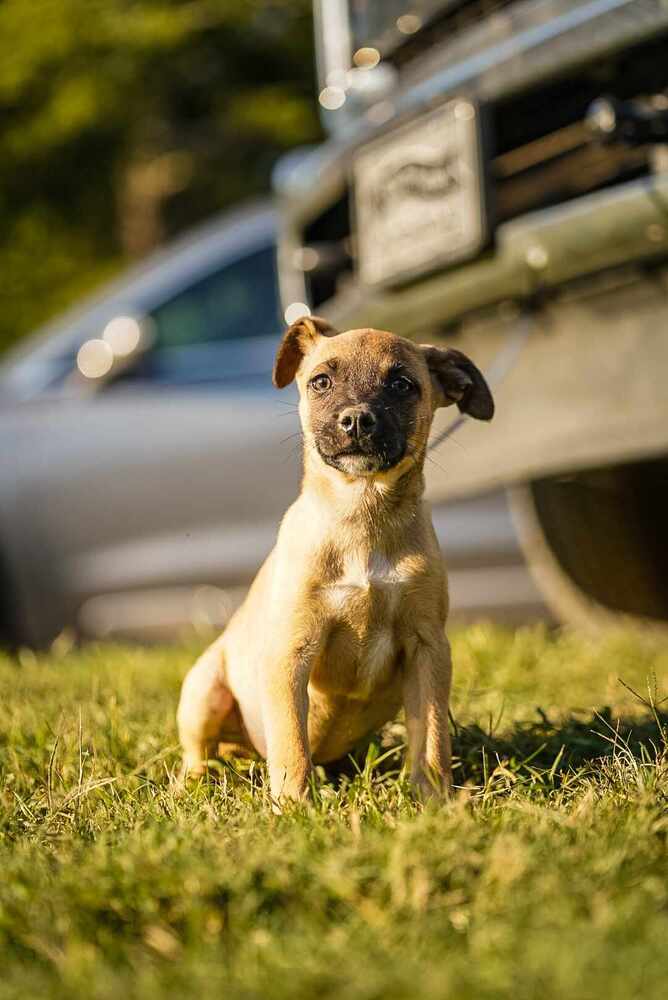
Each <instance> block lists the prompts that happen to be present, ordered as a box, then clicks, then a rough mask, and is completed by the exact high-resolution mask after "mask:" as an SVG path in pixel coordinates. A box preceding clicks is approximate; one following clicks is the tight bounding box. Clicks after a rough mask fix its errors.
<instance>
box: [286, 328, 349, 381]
mask: <svg viewBox="0 0 668 1000" xmlns="http://www.w3.org/2000/svg"><path fill="white" fill-rule="evenodd" d="M338 332H339V331H338V330H335V329H334V327H333V326H330V325H329V323H328V322H327V320H326V319H322V317H321V316H302V317H301V319H298V320H296V321H295V322H294V323H293V324H292V326H290V327H288V329H287V330H286V331H285V333H284V334H283V340H282V341H281V343H280V345H279V348H278V351H277V353H276V360H275V361H274V371H273V375H272V378H273V382H274V385H275V386H276V388H277V389H283V388H285V386H286V385H289V384H290V382H292V380H293V378H294V377H295V375H296V374H297V369H298V368H299V366H300V364H301V362H302V358H303V357H304V355H305V354H308V352H309V351H310V350H311V348H312V347H313V345H314V344H315V342H316V340H317V339H318V338H319V337H335V336H336V334H337V333H338Z"/></svg>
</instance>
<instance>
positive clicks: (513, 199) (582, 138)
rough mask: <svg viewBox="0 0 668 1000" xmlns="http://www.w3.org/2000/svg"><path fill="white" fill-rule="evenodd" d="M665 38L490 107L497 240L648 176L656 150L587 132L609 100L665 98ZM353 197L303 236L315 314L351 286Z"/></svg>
mask: <svg viewBox="0 0 668 1000" xmlns="http://www.w3.org/2000/svg"><path fill="white" fill-rule="evenodd" d="M666 44H667V43H666V38H665V37H660V38H657V39H654V40H652V41H651V42H649V43H644V44H642V45H638V46H634V47H632V48H629V49H626V50H625V51H624V52H621V53H617V54H615V55H613V56H610V57H609V58H608V59H606V60H605V61H602V60H598V61H597V62H596V63H595V64H592V65H590V66H583V67H582V68H581V69H580V70H579V71H578V72H577V73H576V74H569V75H568V76H566V75H564V76H563V77H561V78H557V79H552V80H551V81H549V82H547V83H545V84H544V85H543V86H540V87H534V88H532V89H531V90H528V91H525V92H523V93H516V94H514V95H513V96H512V97H509V98H508V99H504V100H500V101H497V102H492V103H490V104H489V105H488V106H486V108H485V109H484V110H485V112H486V113H488V115H489V121H490V132H491V136H490V139H491V141H490V143H489V146H490V152H489V156H488V161H487V164H486V170H487V176H488V187H489V192H490V217H491V229H492V232H493V230H494V227H495V226H496V225H499V224H500V223H502V222H507V221H509V220H511V219H514V218H517V217H518V216H520V215H524V214H525V213H527V212H531V211H537V210H540V209H544V208H548V207H551V206H555V205H560V204H564V203H566V202H568V201H570V200H572V199H575V198H577V197H579V196H581V195H584V194H588V193H591V192H593V191H599V190H602V189H604V188H606V187H610V186H612V185H615V184H620V183H623V182H626V181H630V180H634V179H636V178H638V177H642V176H645V175H647V174H648V173H649V172H650V171H651V169H652V165H651V157H652V149H651V147H648V146H637V147H633V146H627V145H623V144H622V143H609V144H601V143H598V142H595V141H593V140H592V135H591V132H590V130H589V128H588V126H587V124H586V122H585V117H586V114H587V110H588V108H589V106H590V104H591V103H592V102H593V101H594V100H596V98H598V97H600V96H601V95H602V94H606V93H607V94H612V95H614V96H615V97H617V98H618V99H620V100H628V99H643V98H647V97H650V96H656V95H661V94H668V59H666ZM350 208H351V196H350V192H349V191H348V190H345V191H344V192H343V193H342V194H341V196H340V197H339V198H338V199H337V201H336V202H334V203H333V204H331V205H330V206H329V207H328V208H327V209H326V211H324V212H323V213H322V214H321V215H319V216H318V217H317V218H314V219H313V220H311V222H310V223H309V224H308V225H307V226H306V227H305V229H304V230H303V234H302V236H303V245H304V247H306V248H312V249H313V250H314V251H315V253H314V254H313V255H312V256H311V260H312V261H314V262H316V263H315V264H314V266H313V267H312V268H311V269H310V270H308V271H305V279H306V287H307V292H308V294H309V295H310V300H309V301H310V304H311V305H312V306H313V307H316V308H317V307H318V306H320V305H322V304H323V303H324V302H326V301H327V300H328V299H330V298H331V297H332V296H333V295H335V294H336V293H337V291H339V290H340V289H341V288H342V287H343V286H344V285H345V284H346V283H349V282H350V281H352V280H354V272H355V257H354V250H355V240H354V232H351V212H350Z"/></svg>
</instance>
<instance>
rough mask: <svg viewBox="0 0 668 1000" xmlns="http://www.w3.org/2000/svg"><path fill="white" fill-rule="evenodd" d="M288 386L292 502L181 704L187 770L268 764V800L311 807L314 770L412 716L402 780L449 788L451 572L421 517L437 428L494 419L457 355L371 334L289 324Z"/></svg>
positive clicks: (307, 322) (283, 369) (473, 374)
mask: <svg viewBox="0 0 668 1000" xmlns="http://www.w3.org/2000/svg"><path fill="white" fill-rule="evenodd" d="M294 378H296V379H297V383H298V386H299V392H300V407H299V412H300V417H301V423H302V428H303V436H304V479H303V485H302V491H301V493H300V495H299V497H298V498H297V500H296V501H295V503H294V504H293V505H292V506H291V507H290V509H289V510H288V512H287V513H286V515H285V517H284V518H283V522H282V524H281V527H280V531H279V534H278V540H277V543H276V546H275V548H274V550H273V551H272V552H271V554H270V555H269V557H268V558H267V560H266V562H265V563H264V565H263V566H262V568H261V569H260V571H259V573H258V575H257V577H256V578H255V580H254V582H253V584H252V586H251V588H250V591H249V593H248V596H247V597H246V600H245V601H244V603H243V605H242V606H241V607H240V608H239V610H238V611H237V612H236V614H235V615H234V617H233V618H232V620H231V621H230V623H229V625H228V626H227V628H226V630H225V632H224V633H223V634H222V635H221V636H220V638H219V639H217V640H216V641H215V642H214V643H213V645H212V646H210V647H209V649H208V650H207V651H206V652H205V653H204V654H203V655H202V656H201V657H200V659H199V660H198V661H197V663H196V664H195V666H194V667H193V668H192V670H191V671H190V673H189V674H188V676H187V677H186V679H185V681H184V684H183V689H182V692H181V701H180V704H179V710H178V724H179V734H180V738H181V743H182V745H183V751H184V771H185V772H186V773H195V774H197V773H201V772H202V770H203V769H204V768H205V766H206V760H207V758H209V757H211V756H213V755H215V754H216V752H217V750H218V748H219V744H221V743H223V744H228V745H233V746H235V747H237V748H242V750H243V749H244V748H245V749H246V750H248V751H250V752H253V751H256V752H257V753H259V754H261V755H262V756H263V757H266V759H267V762H268V766H269V778H270V783H271V793H272V797H273V798H274V799H275V800H279V799H281V798H296V799H299V798H302V797H304V796H305V795H307V794H308V785H309V775H310V771H311V766H312V761H315V762H327V761H333V760H336V759H339V758H341V757H343V756H344V755H345V754H346V753H348V752H349V751H350V750H351V748H352V747H353V746H354V745H355V744H356V743H357V742H358V741H359V740H360V739H361V738H363V737H364V736H366V735H368V734H369V733H371V732H372V731H373V730H375V729H377V728H378V727H379V726H381V725H382V724H383V723H385V722H387V721H388V720H389V719H391V718H392V717H393V716H394V715H395V713H396V712H397V710H398V709H399V707H400V706H401V705H402V704H403V706H404V708H405V712H406V724H407V730H408V745H409V757H410V773H411V778H412V780H413V782H414V783H415V784H416V785H417V786H418V787H419V788H420V789H422V790H423V791H424V792H429V791H431V790H433V789H435V788H440V789H442V790H447V789H448V788H449V786H450V780H451V778H450V737H449V732H448V697H449V691H450V673H451V662H450V649H449V646H448V641H447V639H446V637H445V631H444V626H445V620H446V617H447V613H448V595H447V581H446V576H445V570H444V566H443V562H442V559H441V553H440V551H439V546H438V543H437V541H436V537H435V534H434V529H433V527H432V524H431V518H430V515H429V512H428V509H427V508H426V506H425V504H424V502H423V500H422V493H423V487H424V481H423V473H422V467H423V463H424V458H425V452H426V448H427V438H428V436H429V429H430V427H431V422H432V418H433V415H434V412H435V410H436V408H437V407H439V406H448V405H450V404H451V403H456V404H457V405H458V406H459V408H460V410H462V411H463V412H466V413H469V414H471V415H472V416H474V417H477V418H478V419H482V420H488V419H490V418H491V417H492V415H493V411H494V404H493V401H492V397H491V394H490V391H489V388H488V387H487V384H486V383H485V380H484V379H483V377H482V375H481V374H480V372H479V371H478V369H477V368H476V367H475V365H474V364H473V362H471V361H470V360H469V359H468V358H467V357H466V356H465V355H463V354H461V353H460V352H459V351H454V350H444V349H440V348H436V347H431V346H425V345H416V344H413V343H411V342H410V341H407V340H404V339H403V338H401V337H397V336H395V335H394V334H391V333H386V332H382V331H379V330H370V329H366V330H349V331H348V332H347V333H337V332H336V331H334V330H332V329H331V328H330V327H329V326H328V325H327V323H326V322H325V321H324V320H321V319H318V318H317V317H309V318H304V319H301V320H299V321H298V322H296V323H294V324H293V325H292V326H291V327H290V328H289V330H288V331H287V332H286V334H285V336H284V337H283V340H282V343H281V346H280V348H279V350H278V354H277V357H276V363H275V367H274V383H275V385H276V386H278V387H279V388H282V387H283V386H286V385H288V384H289V383H290V382H291V381H292V380H293V379H294Z"/></svg>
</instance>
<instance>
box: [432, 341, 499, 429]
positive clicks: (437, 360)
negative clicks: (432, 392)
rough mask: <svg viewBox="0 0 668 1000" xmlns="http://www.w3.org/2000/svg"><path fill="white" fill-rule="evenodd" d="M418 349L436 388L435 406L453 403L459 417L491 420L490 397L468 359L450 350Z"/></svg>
mask: <svg viewBox="0 0 668 1000" xmlns="http://www.w3.org/2000/svg"><path fill="white" fill-rule="evenodd" d="M420 346H421V347H422V350H423V351H424V356H425V360H426V362H427V367H428V368H429V371H430V373H431V378H432V382H433V383H434V385H435V387H436V391H437V405H438V406H450V405H451V404H452V403H456V404H457V406H458V407H459V409H460V410H461V412H462V413H468V414H469V415H470V416H472V417H475V418H476V420H491V419H492V417H493V416H494V400H493V398H492V393H491V392H490V389H489V386H488V385H487V382H485V379H484V377H483V375H482V372H481V371H480V370H479V369H478V368H476V366H475V365H474V364H473V362H472V361H471V359H470V358H467V357H466V355H465V354H462V352H461V351H457V350H455V349H454V348H452V347H450V348H447V349H446V348H441V347H432V346H431V345H430V344H421V345H420Z"/></svg>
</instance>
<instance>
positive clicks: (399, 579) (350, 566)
mask: <svg viewBox="0 0 668 1000" xmlns="http://www.w3.org/2000/svg"><path fill="white" fill-rule="evenodd" d="M409 579H410V574H409V573H407V572H406V571H405V570H402V567H401V564H400V563H394V562H391V561H390V560H389V559H387V558H386V557H385V556H384V555H382V554H381V553H378V552H371V553H369V554H368V555H367V554H366V553H361V552H355V553H353V554H351V555H349V556H348V558H347V559H346V562H345V564H344V567H343V572H342V574H341V576H340V577H339V579H338V580H336V581H335V582H334V583H332V584H330V585H329V587H328V588H327V590H328V596H329V600H330V603H331V604H332V605H334V606H335V607H342V606H343V605H344V604H345V603H346V601H347V600H348V599H349V598H350V597H353V596H358V595H359V594H360V592H369V591H371V590H373V589H376V588H377V589H381V590H384V591H387V596H388V597H389V598H390V600H391V602H392V603H393V604H394V601H395V599H396V600H398V599H399V596H400V593H401V585H402V584H403V583H406V582H407V581H408V580H409Z"/></svg>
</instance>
